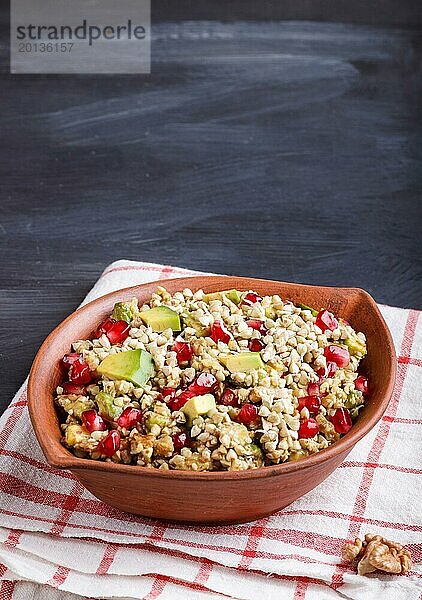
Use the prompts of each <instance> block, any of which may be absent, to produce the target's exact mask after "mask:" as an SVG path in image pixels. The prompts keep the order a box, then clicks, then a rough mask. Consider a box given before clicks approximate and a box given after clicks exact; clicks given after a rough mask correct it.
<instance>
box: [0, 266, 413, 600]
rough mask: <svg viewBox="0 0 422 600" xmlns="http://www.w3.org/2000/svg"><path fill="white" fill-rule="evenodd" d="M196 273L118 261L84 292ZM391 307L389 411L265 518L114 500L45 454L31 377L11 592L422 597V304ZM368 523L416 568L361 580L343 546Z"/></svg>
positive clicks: (11, 520)
mask: <svg viewBox="0 0 422 600" xmlns="http://www.w3.org/2000/svg"><path fill="white" fill-rule="evenodd" d="M191 274H195V273H194V272H193V271H188V270H186V269H180V268H175V267H169V266H163V265H156V264H150V263H139V262H132V261H117V262H115V263H113V264H111V265H110V266H109V267H107V268H106V269H105V271H104V273H103V274H102V276H101V278H100V279H99V281H98V282H97V283H96V284H95V286H94V288H93V289H92V290H91V292H90V293H89V294H88V296H87V298H86V299H85V302H88V301H90V300H93V299H94V298H96V297H98V296H101V295H103V294H106V293H108V292H111V291H113V290H116V289H119V288H122V287H127V286H130V285H136V284H139V283H144V282H148V281H158V280H162V279H165V278H171V277H183V276H186V275H191ZM381 311H382V313H383V315H384V317H385V319H386V321H387V323H388V325H389V327H390V330H391V332H392V335H393V338H394V342H395V345H396V350H397V356H398V375H397V382H396V387H395V391H394V394H393V398H392V400H391V402H390V405H389V407H388V409H387V412H386V414H385V415H384V416H383V418H382V419H381V421H380V423H379V424H378V425H377V426H376V427H375V428H374V429H373V430H372V431H371V432H370V433H369V434H368V435H367V436H366V437H365V438H364V439H363V440H361V441H360V442H359V443H358V444H357V445H356V447H355V448H354V449H353V451H352V452H351V453H350V455H349V456H348V457H347V459H346V461H344V462H343V463H342V465H341V466H340V467H339V468H338V469H337V470H336V471H335V472H334V473H332V475H331V476H330V477H329V478H328V479H326V480H325V481H324V482H323V483H322V484H320V485H319V486H318V487H317V488H316V489H314V490H312V491H311V492H309V493H308V494H306V495H305V496H303V497H302V498H300V499H299V500H297V501H296V502H294V503H293V504H292V505H290V506H289V507H287V508H286V509H284V510H282V511H280V512H279V513H277V514H275V515H273V516H271V517H267V518H264V519H260V520H259V521H256V522H254V523H248V524H244V525H229V526H222V527H198V526H184V525H178V524H171V523H170V524H169V523H163V522H160V521H154V520H152V519H147V518H143V517H137V516H133V515H129V514H126V513H122V512H119V511H118V510H116V509H114V508H111V507H108V506H106V505H105V504H103V503H102V502H100V501H99V500H97V499H96V498H94V497H93V496H92V495H91V494H90V493H89V492H88V491H87V490H85V489H84V488H83V487H82V485H81V484H80V483H79V482H78V481H77V480H76V479H75V478H74V477H73V475H72V474H71V473H69V472H67V471H60V470H55V469H52V468H51V467H49V466H48V464H47V463H46V461H45V458H44V456H43V454H42V452H41V450H40V448H39V446H38V443H37V441H36V438H35V436H34V434H33V431H32V426H31V423H30V420H29V416H28V410H27V400H26V383H25V384H24V385H23V386H22V388H21V389H20V390H19V392H18V393H17V394H16V396H15V398H14V399H13V401H12V403H11V404H10V406H9V407H8V409H7V410H6V412H5V413H4V415H3V416H2V418H1V420H0V600H6V599H8V598H13V600H17V599H19V600H27V599H29V598H34V599H35V598H40V599H41V598H42V599H43V600H44V599H46V600H76V599H77V598H80V597H81V596H82V597H83V598H121V599H124V598H143V599H145V600H152V599H154V598H160V599H161V600H167V599H168V600H170V599H171V600H178V599H179V598H180V599H182V598H183V599H188V600H190V599H196V598H197V599H198V600H202V599H211V600H212V599H214V598H215V599H222V598H237V599H242V600H255V599H256V598H257V597H260V598H262V600H272V599H274V598H280V599H281V598H283V600H284V599H286V600H293V599H294V600H300V599H302V600H303V599H305V600H321V599H327V600H330V599H334V598H352V599H356V600H360V599H361V598H365V599H367V598H368V599H370V600H372V599H374V600H375V599H377V600H378V599H379V598H384V599H390V598H391V599H394V600H416V599H419V598H420V594H421V591H422V588H421V582H422V570H421V568H420V564H419V561H420V559H421V555H422V553H421V544H420V542H421V532H422V526H421V513H422V511H421V497H422V489H421V474H422V469H421V460H420V459H421V456H422V451H421V437H422V436H421V429H420V426H421V425H422V403H421V401H420V389H421V380H422V370H421V367H422V323H421V320H420V318H419V317H420V313H419V312H418V311H415V310H406V309H399V308H392V307H387V306H381ZM186 501H187V502H188V501H189V500H188V499H187V500H186ZM368 532H373V533H377V534H380V535H383V536H384V537H386V538H389V539H394V540H396V541H398V542H400V543H402V544H404V545H406V547H408V548H409V549H410V550H411V552H412V554H413V557H414V559H415V565H414V567H413V569H412V571H411V572H410V573H409V574H408V575H406V576H393V575H386V574H384V575H383V574H376V575H371V576H370V577H361V576H358V575H357V574H356V573H355V572H354V569H353V567H352V566H351V565H349V564H345V563H343V562H342V561H341V558H340V549H341V546H342V545H343V543H344V542H345V541H346V540H350V539H353V538H354V537H355V536H358V535H361V536H362V535H363V534H365V533H368Z"/></svg>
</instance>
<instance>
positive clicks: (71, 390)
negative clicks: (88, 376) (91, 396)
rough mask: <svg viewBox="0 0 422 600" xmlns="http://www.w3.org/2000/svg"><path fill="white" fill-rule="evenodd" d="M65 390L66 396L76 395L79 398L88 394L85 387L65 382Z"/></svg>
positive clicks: (63, 386) (63, 385)
mask: <svg viewBox="0 0 422 600" xmlns="http://www.w3.org/2000/svg"><path fill="white" fill-rule="evenodd" d="M61 387H62V388H63V392H64V393H65V394H76V395H77V396H83V395H84V394H85V392H86V388H85V386H84V385H77V384H76V383H71V382H70V381H65V382H64V383H62V384H61Z"/></svg>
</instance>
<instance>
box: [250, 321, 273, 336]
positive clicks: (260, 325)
mask: <svg viewBox="0 0 422 600" xmlns="http://www.w3.org/2000/svg"><path fill="white" fill-rule="evenodd" d="M246 325H247V326H248V327H252V329H255V330H256V331H259V333H262V335H265V334H266V333H267V331H268V329H267V328H266V327H265V323H264V321H261V319H249V321H246Z"/></svg>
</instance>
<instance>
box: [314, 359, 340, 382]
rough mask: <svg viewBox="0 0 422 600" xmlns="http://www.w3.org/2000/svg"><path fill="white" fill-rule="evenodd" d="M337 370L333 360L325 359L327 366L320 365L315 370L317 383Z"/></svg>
mask: <svg viewBox="0 0 422 600" xmlns="http://www.w3.org/2000/svg"><path fill="white" fill-rule="evenodd" d="M337 370H338V365H337V363H335V362H330V361H327V367H326V368H325V369H324V367H321V368H320V369H318V371H317V375H319V383H321V381H324V379H326V378H327V377H332V376H333V375H334V373H335V372H336V371H337Z"/></svg>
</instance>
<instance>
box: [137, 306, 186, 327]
mask: <svg viewBox="0 0 422 600" xmlns="http://www.w3.org/2000/svg"><path fill="white" fill-rule="evenodd" d="M139 316H140V317H141V319H142V320H143V321H144V323H146V324H147V325H149V326H150V327H151V329H152V330H153V331H156V332H157V333H161V332H162V331H164V330H165V329H172V330H173V331H180V330H181V329H182V326H181V324H180V317H179V315H178V314H177V312H175V311H174V310H172V309H171V308H169V307H168V306H156V307H154V308H151V309H150V310H144V311H142V312H140V313H139Z"/></svg>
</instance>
